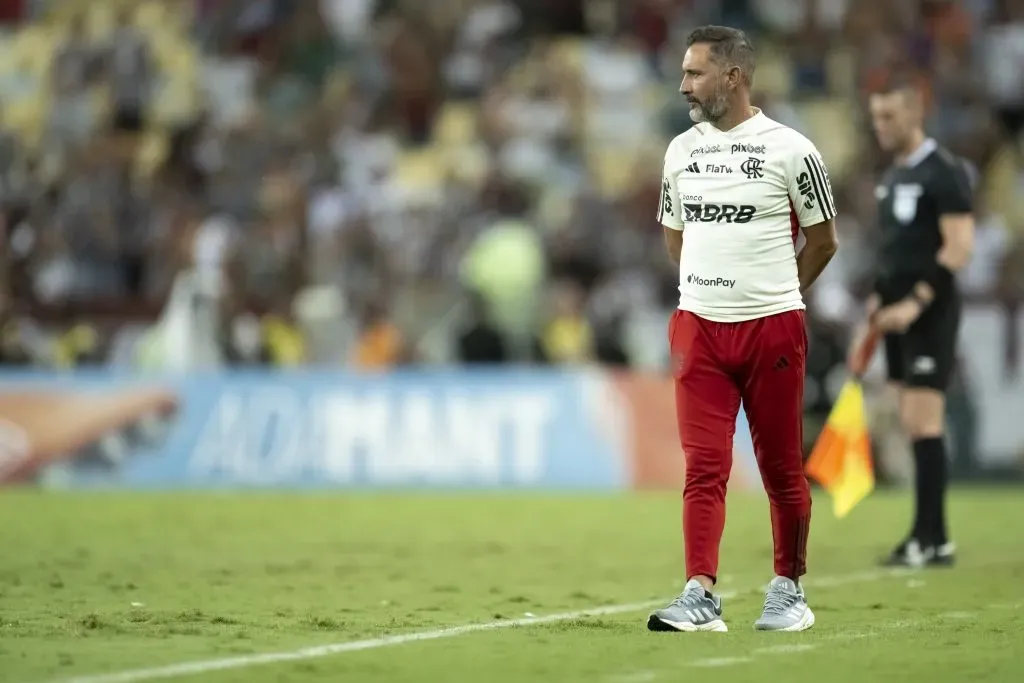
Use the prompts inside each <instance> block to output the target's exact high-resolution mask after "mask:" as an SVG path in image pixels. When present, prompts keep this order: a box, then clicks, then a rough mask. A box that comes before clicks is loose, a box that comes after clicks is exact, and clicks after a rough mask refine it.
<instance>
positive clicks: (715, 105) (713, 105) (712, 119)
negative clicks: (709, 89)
mask: <svg viewBox="0 0 1024 683" xmlns="http://www.w3.org/2000/svg"><path fill="white" fill-rule="evenodd" d="M728 109H729V103H728V102H727V100H726V98H725V92H724V91H722V90H717V91H716V92H715V94H713V95H712V96H711V97H709V98H708V99H707V100H705V101H703V102H701V101H700V100H697V99H693V100H690V118H691V119H692V120H693V122H694V123H703V122H707V123H717V122H718V121H720V120H721V119H722V117H723V116H725V113H726V111H728Z"/></svg>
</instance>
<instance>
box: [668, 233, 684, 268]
mask: <svg viewBox="0 0 1024 683" xmlns="http://www.w3.org/2000/svg"><path fill="white" fill-rule="evenodd" d="M663 229H664V231H665V248H666V249H667V250H668V256H669V258H670V259H672V262H673V263H675V264H676V265H679V261H680V260H682V258H683V231H682V230H676V229H675V228H668V227H666V228H663Z"/></svg>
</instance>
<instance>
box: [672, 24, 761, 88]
mask: <svg viewBox="0 0 1024 683" xmlns="http://www.w3.org/2000/svg"><path fill="white" fill-rule="evenodd" d="M698 43H700V44H704V45H708V46H709V47H710V48H711V57H712V59H713V60H714V61H715V62H716V63H718V64H721V65H723V66H724V67H725V68H727V69H730V68H732V67H739V69H740V71H742V72H743V77H744V79H745V80H746V82H747V85H751V84H752V83H753V82H754V68H755V67H756V60H755V59H754V46H753V45H751V44H750V39H749V38H747V34H746V33H744V32H743V31H741V30H739V29H738V28H730V27H728V26H701V27H700V28H698V29H695V30H694V31H693V32H692V33H690V37H689V38H687V39H686V47H690V46H691V45H695V44H698Z"/></svg>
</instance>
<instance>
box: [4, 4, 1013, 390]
mask: <svg viewBox="0 0 1024 683" xmlns="http://www.w3.org/2000/svg"><path fill="white" fill-rule="evenodd" d="M0 21H2V22H3V27H2V32H0V110H2V119H0V201H2V208H3V212H2V217H0V220H2V226H0V227H2V228H3V230H2V232H0V234H2V238H3V241H4V261H3V264H2V275H3V278H2V283H0V324H2V339H0V360H2V361H3V362H4V363H7V364H21V365H46V366H54V367H72V366H76V365H83V364H96V363H115V364H119V365H134V366H145V365H150V366H164V367H183V366H184V367H193V368H194V367H214V366H219V365H225V364H273V365H280V366H290V365H299V364H306V363H316V364H332V365H346V366H351V367H363V368H385V367H392V366H396V365H400V364H407V363H449V362H467V363H468V362H506V361H509V362H537V363H588V362H601V363H606V364H611V365H619V366H632V367H636V368H646V369H657V368H661V367H663V365H664V362H665V359H666V355H665V342H664V340H663V338H664V336H665V329H666V328H665V325H666V313H667V312H668V311H669V310H670V309H671V308H672V306H673V305H674V302H675V298H676V284H677V283H676V278H677V272H676V270H675V268H674V267H673V266H672V264H671V263H670V262H669V260H668V259H667V258H666V257H665V255H664V253H663V250H664V247H663V245H662V236H661V228H660V226H658V224H657V222H656V221H655V209H656V205H657V198H658V190H659V185H660V175H661V170H662V156H663V154H664V150H665V147H666V145H667V142H668V141H669V140H670V139H671V138H672V137H673V136H674V135H676V134H678V133H680V132H682V131H683V130H685V129H686V128H687V127H688V126H690V125H691V122H690V120H689V117H688V114H687V107H686V106H685V103H684V102H683V100H682V98H681V97H680V96H679V95H678V92H677V89H678V85H679V83H678V81H679V78H680V73H679V72H680V69H679V64H680V61H681V58H682V54H683V50H684V47H685V46H684V40H685V36H686V34H687V32H688V31H689V30H690V29H691V28H693V27H695V26H697V25H700V24H705V23H725V24H729V25H735V26H740V27H742V28H744V29H746V30H747V31H748V32H749V33H750V35H751V36H752V38H753V40H754V43H755V47H756V49H757V51H758V59H759V66H758V71H757V74H756V78H755V89H756V91H757V104H759V105H760V106H761V107H762V108H763V109H764V110H765V111H766V113H767V114H768V115H770V116H772V117H774V118H776V119H778V120H780V121H781V122H783V123H786V124H788V125H790V126H792V127H794V128H796V129H798V130H800V131H801V132H803V133H805V134H806V135H808V136H809V137H810V138H812V139H813V140H814V141H815V142H816V143H817V145H818V146H819V148H820V149H821V151H822V153H823V155H824V157H825V160H826V162H827V163H828V165H829V168H830V174H831V178H832V180H833V185H834V188H835V192H836V196H837V203H838V205H839V212H840V218H839V231H840V235H841V248H840V251H839V254H838V256H837V257H836V260H835V261H834V262H833V263H832V265H831V266H830V267H829V269H828V270H827V272H826V274H825V275H824V276H823V278H822V279H821V281H820V282H819V283H818V285H817V286H816V287H815V289H814V292H813V296H811V298H810V300H809V305H810V308H811V320H812V328H813V329H812V338H813V339H814V342H813V343H814V349H815V351H814V353H813V354H812V359H811V368H810V371H811V373H812V374H813V373H816V372H818V373H824V372H827V371H828V369H829V368H832V367H834V366H835V364H836V363H838V362H841V360H842V357H843V353H844V347H845V343H846V341H845V340H846V335H847V329H848V327H849V325H850V324H851V322H852V321H854V320H855V319H856V318H857V316H858V315H859V314H860V304H861V302H862V300H863V294H864V292H865V289H866V288H867V287H868V286H869V285H870V278H871V265H872V256H871V254H872V248H873V241H874V234H875V219H874V186H875V180H876V178H877V174H878V172H879V171H880V169H881V168H883V167H884V165H885V164H886V163H887V160H886V159H885V158H884V157H883V156H882V155H881V154H880V153H879V152H878V150H877V147H876V145H875V143H874V141H873V139H872V137H871V132H870V128H869V126H868V124H867V119H866V116H865V103H866V98H865V93H866V92H868V91H869V90H870V89H871V87H872V85H873V84H874V83H876V82H878V81H879V80H880V79H882V78H884V75H885V73H886V72H887V70H889V69H893V68H899V69H901V70H906V69H913V70H914V72H915V73H917V74H918V75H919V76H920V79H921V83H922V87H923V88H925V89H926V91H927V93H928V95H929V101H930V105H931V106H930V117H929V122H928V128H929V131H930V132H931V133H932V134H933V135H934V136H935V137H936V138H938V139H939V140H940V141H941V142H942V143H943V144H945V145H947V146H949V147H950V148H951V149H953V150H954V151H955V152H957V153H959V154H962V155H964V156H965V157H967V158H968V159H970V160H971V161H972V162H973V164H974V165H975V167H976V168H977V169H978V171H979V174H980V182H979V191H978V213H977V220H978V240H977V253H976V255H975V258H974V261H973V262H972V264H971V266H970V268H969V269H968V271H967V272H966V273H964V274H963V277H962V286H963V288H964V290H965V291H966V292H967V293H968V294H969V295H970V296H971V297H972V298H975V299H980V300H996V301H999V302H1001V305H1003V306H1004V307H1005V310H1006V311H1007V316H1009V318H1008V319H1013V318H1014V317H1015V316H1017V315H1018V313H1017V306H1018V302H1019V301H1020V300H1022V299H1024V142H1022V140H1024V138H1022V125H1024V78H1022V77H1021V74H1022V73H1024V3H1022V2H1020V1H1017V0H963V1H960V2H952V1H947V0H430V1H427V0H81V1H78V0H0ZM1014 343H1016V342H1015V337H1014V335H1013V334H1008V341H1007V344H1014ZM1008 357H1009V356H1008ZM809 400H810V401H812V402H813V401H814V400H815V399H814V398H813V396H811V397H810V398H809Z"/></svg>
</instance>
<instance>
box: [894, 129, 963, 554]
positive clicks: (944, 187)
mask: <svg viewBox="0 0 1024 683" xmlns="http://www.w3.org/2000/svg"><path fill="white" fill-rule="evenodd" d="M972 185H973V182H972V174H971V171H970V170H969V169H968V166H967V164H966V163H965V162H964V161H963V160H962V159H960V158H958V157H956V156H954V155H953V154H952V153H950V152H949V151H947V150H945V149H943V148H942V147H940V146H939V145H938V144H937V143H936V142H935V140H932V139H931V138H928V139H926V140H925V141H924V142H923V143H922V144H921V146H920V147H918V149H917V150H916V151H915V152H913V153H912V154H910V155H909V156H908V157H907V158H906V159H905V160H904V161H903V162H902V163H900V164H898V165H894V166H892V167H890V168H889V169H888V170H887V171H886V172H885V174H884V175H883V176H882V179H881V182H880V184H879V185H878V187H877V189H876V196H877V199H878V217H879V222H880V225H881V232H882V247H881V253H880V254H879V258H878V277H877V279H876V283H875V292H876V293H877V294H878V295H879V297H880V298H881V305H882V306H887V305H889V304H894V303H896V302H898V301H900V300H901V299H904V298H905V297H907V296H911V295H912V293H913V290H914V286H915V285H916V284H917V283H918V282H922V281H924V282H929V283H935V282H942V283H943V286H940V287H935V286H933V289H934V290H935V299H934V300H933V301H932V303H931V304H930V305H929V306H928V307H927V308H926V309H925V310H924V311H923V312H922V313H921V316H920V317H919V318H918V319H917V320H916V321H914V323H913V324H911V326H910V327H909V328H908V329H907V331H906V332H904V333H903V334H888V335H886V337H885V342H884V343H885V359H886V364H887V366H888V371H889V379H890V380H892V381H894V382H899V383H900V384H902V385H903V386H904V387H919V388H930V389H935V390H938V391H941V392H943V393H944V392H945V391H946V388H947V385H948V384H949V380H950V376H951V374H952V372H953V366H954V364H955V362H956V344H957V334H958V332H959V327H960V309H961V302H960V295H959V293H958V291H957V287H956V282H955V280H954V279H953V278H952V277H948V275H949V273H948V271H944V273H945V275H946V276H947V277H946V278H945V279H943V278H942V277H937V276H936V273H941V272H943V271H940V270H937V268H938V266H937V262H936V257H937V255H938V252H939V249H941V248H942V232H941V230H940V228H939V218H940V217H941V216H943V215H946V214H966V213H971V211H972V192H973V189H972ZM913 449H914V461H915V470H916V471H915V480H916V482H915V489H916V491H915V493H916V514H915V519H914V525H913V529H912V530H911V535H910V538H909V539H907V540H906V541H904V543H902V544H900V545H899V546H897V548H896V549H895V550H894V551H893V554H892V556H891V557H890V558H889V560H888V564H905V563H907V562H908V558H909V556H910V555H912V554H919V559H920V561H924V562H926V563H928V564H949V563H951V562H952V561H953V547H952V544H951V543H949V542H948V541H949V539H948V538H947V531H946V515H945V494H946V483H947V479H948V476H947V470H948V461H947V457H946V448H945V443H944V442H943V439H942V438H941V437H928V438H921V439H917V440H914V441H913Z"/></svg>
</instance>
